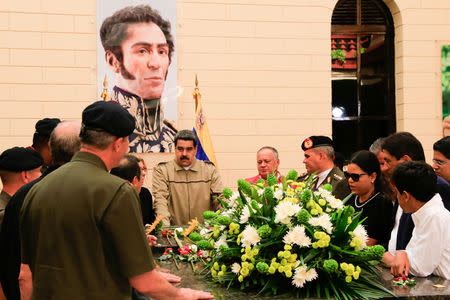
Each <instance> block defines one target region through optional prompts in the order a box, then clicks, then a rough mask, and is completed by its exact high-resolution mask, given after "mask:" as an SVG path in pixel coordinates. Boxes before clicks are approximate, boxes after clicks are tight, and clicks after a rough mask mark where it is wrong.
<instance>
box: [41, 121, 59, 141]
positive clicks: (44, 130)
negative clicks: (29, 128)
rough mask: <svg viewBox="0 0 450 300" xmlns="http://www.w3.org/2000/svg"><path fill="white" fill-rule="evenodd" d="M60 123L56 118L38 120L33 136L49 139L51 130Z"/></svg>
mask: <svg viewBox="0 0 450 300" xmlns="http://www.w3.org/2000/svg"><path fill="white" fill-rule="evenodd" d="M60 122H61V120H60V119H58V118H45V119H42V120H39V121H37V123H36V126H35V128H36V132H35V134H38V135H40V136H44V137H47V138H49V137H50V134H51V133H52V131H53V129H55V127H56V125H58V124H59V123H60Z"/></svg>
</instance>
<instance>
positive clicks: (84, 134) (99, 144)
mask: <svg viewBox="0 0 450 300" xmlns="http://www.w3.org/2000/svg"><path fill="white" fill-rule="evenodd" d="M80 138H81V143H82V144H86V145H90V146H93V147H95V148H97V149H99V150H105V149H106V148H108V146H109V145H110V144H111V143H112V142H113V141H114V140H115V139H117V137H116V136H114V135H112V134H110V133H108V132H106V131H103V130H100V129H90V128H87V127H86V126H84V125H81V131H80Z"/></svg>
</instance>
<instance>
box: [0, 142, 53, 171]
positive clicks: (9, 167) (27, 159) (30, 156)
mask: <svg viewBox="0 0 450 300" xmlns="http://www.w3.org/2000/svg"><path fill="white" fill-rule="evenodd" d="M43 163H44V160H43V159H42V156H41V154H39V152H37V151H35V150H33V149H30V148H24V147H14V148H11V149H8V150H5V151H3V153H2V154H0V170H6V171H11V172H22V171H28V170H33V169H36V168H38V167H40V166H42V164H43Z"/></svg>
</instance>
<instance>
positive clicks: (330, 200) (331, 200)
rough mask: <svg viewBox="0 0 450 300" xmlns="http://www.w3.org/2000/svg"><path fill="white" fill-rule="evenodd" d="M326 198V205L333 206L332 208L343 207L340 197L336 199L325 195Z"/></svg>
mask: <svg viewBox="0 0 450 300" xmlns="http://www.w3.org/2000/svg"><path fill="white" fill-rule="evenodd" d="M326 200H327V202H328V205H329V206H330V207H331V208H334V209H343V208H344V203H343V202H342V200H340V199H336V198H334V197H333V196H330V197H327V198H326Z"/></svg>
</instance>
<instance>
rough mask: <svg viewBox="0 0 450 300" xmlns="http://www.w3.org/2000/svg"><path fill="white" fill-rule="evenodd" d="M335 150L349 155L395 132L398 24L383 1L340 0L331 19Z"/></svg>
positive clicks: (346, 155)
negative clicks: (396, 38)
mask: <svg viewBox="0 0 450 300" xmlns="http://www.w3.org/2000/svg"><path fill="white" fill-rule="evenodd" d="M331 57H332V62H331V64H332V67H331V68H332V119H333V121H332V122H333V140H334V142H335V149H336V151H338V152H341V153H342V154H344V156H345V157H346V158H348V157H349V155H350V154H351V153H353V152H354V151H356V150H361V149H368V148H369V146H370V145H371V144H372V142H373V141H374V140H375V139H377V138H379V137H384V136H387V135H389V134H391V133H393V132H395V129H396V125H395V87H394V26H393V19H392V15H391V13H390V12H389V9H388V8H387V6H386V5H385V4H384V3H383V2H382V1H381V0H340V1H339V2H338V3H337V4H336V6H335V8H334V11H333V16H332V20H331Z"/></svg>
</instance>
